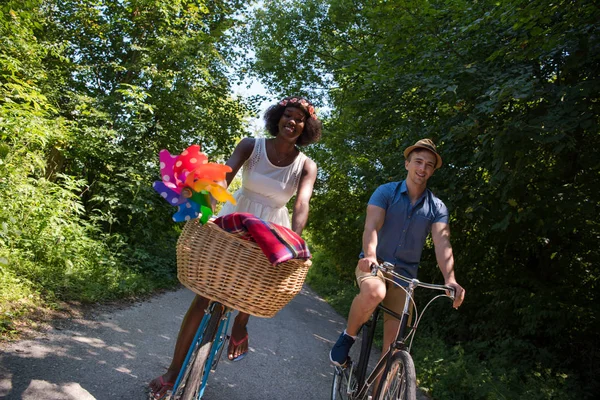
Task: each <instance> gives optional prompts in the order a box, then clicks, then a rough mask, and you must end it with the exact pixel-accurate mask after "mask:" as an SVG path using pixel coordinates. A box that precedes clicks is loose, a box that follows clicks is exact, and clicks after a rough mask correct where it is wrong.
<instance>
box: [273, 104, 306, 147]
mask: <svg viewBox="0 0 600 400" xmlns="http://www.w3.org/2000/svg"><path fill="white" fill-rule="evenodd" d="M305 120H306V114H305V113H304V111H303V110H302V109H300V108H297V107H286V109H285V111H283V115H282V116H281V118H280V119H279V134H280V135H284V136H286V137H290V138H294V139H297V138H298V137H299V136H300V135H301V134H302V131H303V130H304V121H305Z"/></svg>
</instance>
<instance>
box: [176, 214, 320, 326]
mask: <svg viewBox="0 0 600 400" xmlns="http://www.w3.org/2000/svg"><path fill="white" fill-rule="evenodd" d="M310 265H311V262H310V260H307V261H304V260H297V259H293V260H290V261H286V262H284V263H281V264H278V265H276V266H273V265H271V264H270V263H269V261H268V259H267V257H265V255H264V253H263V252H262V250H261V249H260V247H258V245H257V244H256V243H254V242H251V241H248V240H244V239H240V238H238V237H237V236H235V235H232V234H230V233H228V232H226V231H224V230H223V229H221V228H219V227H218V226H217V225H215V224H213V223H212V222H207V223H206V224H204V225H201V224H200V223H198V220H191V221H188V222H187V223H186V224H185V227H184V228H183V232H182V233H181V236H180V237H179V240H178V241H177V277H178V278H179V280H180V281H181V283H183V284H184V285H185V286H186V287H187V288H189V289H190V290H192V291H194V292H195V293H197V294H199V295H201V296H204V297H206V298H209V299H212V300H216V301H219V302H221V303H223V304H225V305H227V306H229V307H231V308H234V309H236V310H240V311H243V312H245V313H248V314H252V315H256V316H258V317H267V318H269V317H272V316H274V315H275V314H276V313H277V312H278V311H279V310H281V309H282V308H283V307H284V306H285V305H286V304H287V303H289V302H290V300H292V298H294V296H296V295H297V294H298V292H300V289H302V284H303V283H304V279H305V278H306V273H307V272H308V268H309V267H310Z"/></svg>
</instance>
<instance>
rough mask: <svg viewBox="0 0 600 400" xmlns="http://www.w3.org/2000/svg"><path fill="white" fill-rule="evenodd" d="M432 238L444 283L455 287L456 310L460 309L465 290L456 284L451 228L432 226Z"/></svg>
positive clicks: (443, 223)
mask: <svg viewBox="0 0 600 400" xmlns="http://www.w3.org/2000/svg"><path fill="white" fill-rule="evenodd" d="M431 237H432V239H433V244H434V246H435V258H436V260H437V263H438V266H439V267H440V271H442V275H444V282H445V284H446V285H448V286H452V287H454V289H455V291H456V293H455V297H454V304H453V307H454V308H458V307H460V305H461V304H462V302H463V300H464V298H465V290H464V289H463V288H462V286H460V285H459V284H458V283H457V282H456V278H455V277H454V254H453V253H452V246H451V245H450V226H449V225H448V224H447V223H445V222H436V223H434V224H433V225H431Z"/></svg>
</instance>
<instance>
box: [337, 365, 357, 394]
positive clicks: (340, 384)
mask: <svg viewBox="0 0 600 400" xmlns="http://www.w3.org/2000/svg"><path fill="white" fill-rule="evenodd" d="M348 381H350V393H354V392H355V391H356V387H357V382H356V376H355V375H354V374H353V373H350V368H341V367H335V370H334V371H333V383H332V384H331V400H351V399H352V395H348Z"/></svg>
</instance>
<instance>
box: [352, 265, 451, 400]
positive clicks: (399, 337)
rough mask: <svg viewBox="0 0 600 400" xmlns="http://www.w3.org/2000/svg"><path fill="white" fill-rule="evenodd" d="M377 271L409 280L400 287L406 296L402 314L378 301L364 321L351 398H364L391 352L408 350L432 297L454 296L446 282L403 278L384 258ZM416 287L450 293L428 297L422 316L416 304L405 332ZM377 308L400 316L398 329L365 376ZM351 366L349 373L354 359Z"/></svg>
mask: <svg viewBox="0 0 600 400" xmlns="http://www.w3.org/2000/svg"><path fill="white" fill-rule="evenodd" d="M378 271H382V272H384V279H386V280H388V281H391V282H392V283H393V284H394V285H397V286H400V285H399V283H398V282H396V281H395V280H394V279H393V278H396V279H398V280H401V281H404V282H406V283H408V288H407V289H404V288H403V290H405V291H406V300H405V301H404V307H403V309H402V314H401V315H399V314H397V313H396V312H394V311H392V310H390V309H389V308H387V307H385V306H384V305H382V304H379V305H378V306H377V308H376V309H375V311H374V313H373V315H372V317H371V318H370V320H369V321H368V322H367V323H366V324H365V326H366V328H367V335H366V337H367V338H368V340H363V342H362V346H361V352H360V356H359V359H358V365H357V370H356V372H355V376H356V381H357V393H355V394H354V396H353V398H355V399H366V398H367V393H368V391H369V389H370V387H371V386H372V385H373V384H374V383H375V381H376V380H377V378H378V376H379V375H381V374H382V373H383V371H384V370H385V368H386V367H387V366H389V364H390V363H391V360H392V356H393V354H394V353H395V352H396V351H397V350H407V351H409V352H410V347H411V345H412V339H413V338H414V333H415V331H416V329H417V326H418V324H419V321H420V319H421V318H422V316H423V314H424V313H425V310H427V307H429V305H430V304H431V303H432V302H433V301H434V300H436V299H437V298H438V297H450V298H451V299H454V288H452V287H450V286H446V285H435V284H430V283H423V282H420V281H419V280H418V279H409V278H406V277H404V276H402V275H400V274H398V273H396V272H395V271H394V265H393V264H390V263H388V262H384V263H383V264H381V265H374V266H373V268H372V271H371V273H372V274H373V275H377V272H378ZM385 274H388V275H390V276H392V279H390V278H388V277H386V276H385ZM417 287H425V288H429V289H434V290H443V291H448V292H449V293H450V294H449V295H447V294H444V295H438V296H435V297H434V298H433V299H431V300H430V301H429V303H427V305H426V306H425V307H424V308H423V310H422V312H421V317H419V316H418V313H417V312H416V307H415V324H414V325H413V326H412V328H411V329H410V332H408V334H407V333H406V330H407V326H408V318H409V316H410V312H409V310H410V304H411V303H412V304H414V297H413V295H414V291H415V289H416V288H417ZM380 310H383V311H384V312H385V313H388V314H390V315H392V316H393V317H395V318H397V319H398V320H400V326H399V328H398V333H397V334H396V340H394V341H393V342H392V344H391V345H390V348H389V349H387V350H386V352H385V354H384V355H383V356H382V357H381V358H380V359H379V361H378V362H377V365H376V366H375V368H373V371H371V373H370V374H369V376H368V377H366V372H367V367H368V363H369V358H370V354H371V348H372V345H373V337H374V334H375V327H376V325H377V318H378V317H379V312H380ZM363 329H364V327H363ZM411 335H413V336H412V338H411V341H410V343H409V345H408V346H407V345H406V340H407V339H408V337H409V336H411ZM350 368H351V370H350V372H349V374H350V375H351V374H352V373H353V368H354V365H353V363H351V365H350ZM349 381H350V380H349ZM350 391H351V390H350V388H348V393H350Z"/></svg>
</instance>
